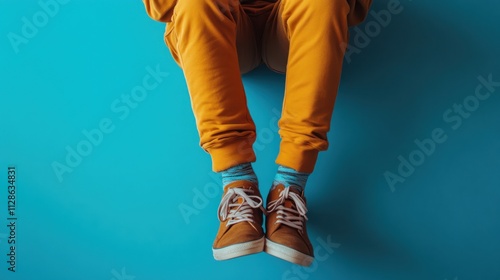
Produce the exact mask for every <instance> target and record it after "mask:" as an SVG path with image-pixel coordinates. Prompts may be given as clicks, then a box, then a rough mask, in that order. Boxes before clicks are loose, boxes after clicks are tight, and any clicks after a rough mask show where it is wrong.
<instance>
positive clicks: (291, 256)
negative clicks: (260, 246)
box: [264, 239, 314, 266]
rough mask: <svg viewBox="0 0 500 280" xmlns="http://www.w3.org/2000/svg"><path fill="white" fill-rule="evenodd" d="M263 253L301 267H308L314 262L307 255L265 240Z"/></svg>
mask: <svg viewBox="0 0 500 280" xmlns="http://www.w3.org/2000/svg"><path fill="white" fill-rule="evenodd" d="M264 251H266V253H268V254H269V255H272V256H275V257H277V258H280V259H283V260H285V261H289V262H291V263H294V264H298V265H302V266H310V265H311V263H312V262H313V261H314V258H313V257H311V256H309V255H306V254H304V253H302V252H299V251H297V250H294V249H292V248H290V247H287V246H284V245H281V244H278V243H276V242H272V241H271V240H269V239H266V246H265V249H264Z"/></svg>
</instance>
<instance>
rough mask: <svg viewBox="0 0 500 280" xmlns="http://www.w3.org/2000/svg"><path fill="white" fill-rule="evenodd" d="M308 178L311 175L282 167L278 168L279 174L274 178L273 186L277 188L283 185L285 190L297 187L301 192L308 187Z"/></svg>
mask: <svg viewBox="0 0 500 280" xmlns="http://www.w3.org/2000/svg"><path fill="white" fill-rule="evenodd" d="M308 177H309V173H304V172H298V171H296V170H294V169H291V168H288V167H285V166H281V165H280V166H278V172H277V173H276V176H275V177H274V183H273V186H276V185H277V184H283V185H284V186H285V188H287V187H290V186H295V187H297V188H298V189H299V190H300V191H303V190H304V188H305V187H306V182H307V178H308Z"/></svg>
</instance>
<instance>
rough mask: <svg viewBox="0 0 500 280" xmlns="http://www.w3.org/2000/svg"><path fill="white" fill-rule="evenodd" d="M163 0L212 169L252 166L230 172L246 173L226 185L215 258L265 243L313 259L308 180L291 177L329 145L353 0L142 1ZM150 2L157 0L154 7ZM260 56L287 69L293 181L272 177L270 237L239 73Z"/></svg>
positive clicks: (284, 122) (284, 136) (287, 157)
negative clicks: (256, 178) (255, 178)
mask: <svg viewBox="0 0 500 280" xmlns="http://www.w3.org/2000/svg"><path fill="white" fill-rule="evenodd" d="M162 1H163V2H165V1H166V2H165V3H169V2H170V4H171V6H173V8H172V9H170V10H169V12H168V13H163V14H161V13H160V16H158V18H164V15H165V14H168V17H169V20H165V21H168V22H169V23H168V24H167V29H166V33H165V42H166V44H167V45H168V47H169V49H170V51H171V53H172V56H173V57H174V59H175V61H176V62H177V63H178V64H179V66H180V67H181V68H182V69H183V71H184V74H185V78H186V81H187V85H188V90H189V93H190V97H191V104H192V108H193V112H194V115H195V118H196V124H197V128H198V131H199V135H200V145H201V147H202V148H203V149H204V150H205V151H206V152H208V153H209V154H210V155H211V158H212V164H213V170H214V171H215V172H223V171H224V172H227V170H235V169H234V168H235V167H238V166H242V165H244V166H245V167H244V168H240V169H237V170H239V171H242V170H243V171H244V172H246V174H238V172H239V171H235V172H233V171H231V172H229V173H231V176H233V175H234V176H235V178H240V180H233V181H232V182H231V183H228V184H227V185H225V186H224V197H223V199H222V202H221V204H220V207H219V218H220V220H221V226H220V228H219V232H218V234H217V237H216V240H215V242H214V247H213V250H214V257H215V258H216V259H229V258H233V257H238V256H242V255H246V254H250V253H256V252H260V251H262V250H264V249H265V250H266V251H267V252H268V253H270V254H272V255H275V256H277V257H280V258H283V259H285V260H288V261H291V262H294V263H297V264H301V265H309V264H310V263H311V262H312V260H313V256H314V254H313V251H312V246H311V244H310V242H309V239H308V237H307V232H306V228H305V221H306V219H307V218H306V212H307V209H306V205H305V204H306V203H305V197H304V191H303V185H302V186H301V187H302V188H297V184H294V183H293V182H298V181H297V180H294V176H296V175H297V176H299V175H300V176H303V175H304V174H309V173H311V172H312V171H313V169H314V165H315V163H316V159H317V156H318V152H319V151H322V150H326V149H327V147H328V141H327V132H328V131H329V129H330V119H331V116H332V111H333V107H334V102H335V97H336V93H337V89H338V85H339V81H340V74H341V68H342V61H343V56H344V51H345V49H344V48H345V46H346V45H347V44H346V42H347V40H348V27H349V23H350V21H351V20H352V17H353V11H354V10H356V8H355V7H354V6H353V5H354V4H353V3H355V2H356V0H276V1H275V0H267V1H266V0H253V1H252V0H251V1H241V2H244V3H243V4H242V3H241V2H240V0H177V1H176V2H175V5H174V4H172V3H173V2H172V0H161V1H160V0H145V3H146V4H147V8H148V11H150V14H151V11H153V13H157V12H158V11H161V5H160V4H161V3H160V2H162ZM360 1H363V0H360ZM148 2H156V4H157V7H155V6H151V5H149V6H148ZM364 2H366V3H368V2H370V1H366V0H365V1H364ZM159 3H160V4H159ZM366 3H365V4H366ZM153 4H154V3H153ZM358 7H359V6H358ZM262 62H264V63H265V64H266V65H267V66H268V67H269V68H271V69H273V70H275V71H277V72H282V73H286V85H285V89H286V91H285V96H284V101H283V108H282V116H281V119H280V120H279V122H278V125H279V128H280V130H279V134H280V136H281V143H280V151H279V154H278V156H277V159H276V163H277V164H278V165H280V167H283V168H286V170H285V171H284V172H283V174H282V175H283V176H281V177H280V178H285V181H286V180H287V179H286V178H292V180H291V181H290V182H279V184H278V183H276V182H275V183H276V184H273V188H272V189H271V191H270V193H269V196H268V202H267V203H268V204H267V221H266V226H267V233H266V236H265V238H264V233H263V230H262V227H261V225H262V222H263V221H262V213H266V209H264V208H263V207H262V204H263V201H262V198H261V195H260V192H259V189H258V186H257V182H256V181H252V180H246V179H244V178H247V177H245V176H248V175H249V174H248V173H253V170H251V167H250V168H248V166H249V165H250V163H251V162H254V161H255V159H256V158H255V153H254V151H253V149H252V144H253V143H254V141H255V138H256V133H255V124H254V122H253V120H252V117H251V115H250V113H249V111H248V108H247V102H246V97H245V91H244V87H243V83H242V80H241V74H243V73H246V72H249V71H251V70H252V69H254V68H256V67H257V66H259V65H260V64H261V63H262ZM243 171H242V172H243ZM223 175H224V173H223ZM240 175H241V176H240ZM250 177H252V176H250ZM242 178H243V179H242Z"/></svg>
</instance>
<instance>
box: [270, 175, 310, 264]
mask: <svg viewBox="0 0 500 280" xmlns="http://www.w3.org/2000/svg"><path fill="white" fill-rule="evenodd" d="M306 213H307V208H306V200H305V197H304V192H299V191H298V190H296V189H295V188H294V187H293V186H292V187H288V188H285V187H284V186H283V185H282V184H278V185H276V186H275V187H273V188H272V189H271V191H270V192H269V195H268V197H267V219H266V229H267V232H266V247H265V249H264V250H265V251H266V252H267V253H269V254H271V255H273V256H275V257H278V258H281V259H284V260H286V261H289V262H292V263H295V264H298V265H302V266H309V265H311V263H312V262H313V260H314V251H313V248H312V245H311V242H310V241H309V237H308V236H307V230H306V220H307V217H306Z"/></svg>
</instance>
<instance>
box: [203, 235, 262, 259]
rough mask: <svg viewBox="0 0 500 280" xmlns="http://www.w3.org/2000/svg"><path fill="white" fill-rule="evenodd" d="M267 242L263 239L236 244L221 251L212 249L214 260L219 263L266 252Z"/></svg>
mask: <svg viewBox="0 0 500 280" xmlns="http://www.w3.org/2000/svg"><path fill="white" fill-rule="evenodd" d="M265 242H266V238H265V237H262V238H260V239H257V240H254V241H249V242H245V243H240V244H234V245H230V246H227V247H224V248H220V249H214V248H212V251H213V253H214V259H216V260H218V261H223V260H228V259H232V258H237V257H241V256H246V255H250V254H255V253H260V252H262V251H264V243H265Z"/></svg>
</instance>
